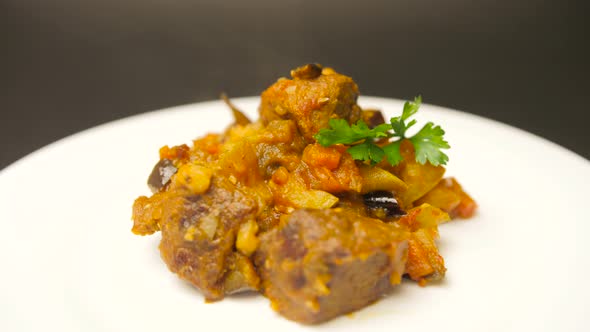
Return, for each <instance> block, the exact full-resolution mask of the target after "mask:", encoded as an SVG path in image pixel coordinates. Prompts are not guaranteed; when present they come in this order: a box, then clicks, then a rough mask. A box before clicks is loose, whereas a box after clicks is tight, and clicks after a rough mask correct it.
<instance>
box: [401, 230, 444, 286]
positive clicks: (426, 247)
mask: <svg viewBox="0 0 590 332" xmlns="http://www.w3.org/2000/svg"><path fill="white" fill-rule="evenodd" d="M436 234H437V233H435V232H431V231H429V230H428V229H419V230H418V231H416V232H413V233H412V234H411V236H410V239H409V241H408V243H409V248H408V260H407V262H406V274H408V276H409V277H410V278H411V279H412V280H414V281H417V282H418V284H419V285H420V286H425V285H426V284H427V283H428V282H429V281H437V280H441V279H442V278H444V276H445V272H446V271H447V269H446V267H445V261H444V259H443V258H442V256H441V255H440V254H439V253H438V248H437V247H436V244H435V243H434V239H435V237H436V236H435V235H436Z"/></svg>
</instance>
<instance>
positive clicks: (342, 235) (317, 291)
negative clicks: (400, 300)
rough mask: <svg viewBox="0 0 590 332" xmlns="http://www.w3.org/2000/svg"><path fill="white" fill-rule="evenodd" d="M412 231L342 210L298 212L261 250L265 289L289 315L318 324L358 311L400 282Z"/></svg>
mask: <svg viewBox="0 0 590 332" xmlns="http://www.w3.org/2000/svg"><path fill="white" fill-rule="evenodd" d="M406 237H407V233H406V232H405V231H403V230H401V229H400V228H396V226H394V225H392V224H386V223H383V222H382V221H380V220H377V219H371V218H366V217H361V216H358V215H357V214H354V213H351V212H349V211H345V210H342V209H329V210H305V209H302V210H296V211H295V212H293V214H291V215H290V216H285V217H284V220H282V223H281V225H280V226H279V227H277V228H275V229H273V230H271V231H269V232H267V233H265V234H264V235H263V236H262V237H261V239H260V240H261V244H260V247H259V249H258V251H257V252H256V254H255V258H254V261H255V266H257V268H258V270H259V275H260V277H261V279H262V291H263V292H264V294H265V295H266V296H267V297H268V298H269V299H270V300H271V302H272V305H273V307H274V308H275V310H277V311H278V312H279V313H280V314H282V315H283V316H285V317H287V318H288V319H291V320H294V321H297V322H301V323H306V324H314V323H320V322H323V321H326V320H329V319H331V318H334V317H336V316H338V315H341V314H345V313H349V312H352V311H355V310H358V309H360V308H362V307H364V306H366V305H368V304H370V303H372V302H374V301H376V300H377V299H379V297H380V296H381V295H383V294H384V293H387V292H388V291H389V290H390V289H391V288H392V287H393V286H394V285H396V284H398V283H400V280H401V276H402V274H403V273H404V265H405V262H406V258H407V241H406V240H405V238H406Z"/></svg>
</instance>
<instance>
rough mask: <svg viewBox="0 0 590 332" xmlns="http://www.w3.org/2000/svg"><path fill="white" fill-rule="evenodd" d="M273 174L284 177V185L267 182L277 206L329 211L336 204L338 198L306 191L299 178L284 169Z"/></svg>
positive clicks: (323, 192) (323, 193)
mask: <svg viewBox="0 0 590 332" xmlns="http://www.w3.org/2000/svg"><path fill="white" fill-rule="evenodd" d="M275 173H280V174H282V176H281V177H286V183H284V184H280V183H277V182H275V181H274V180H273V181H270V182H269V187H270V188H271V190H272V192H273V194H274V197H275V203H276V204H277V205H283V206H287V207H293V208H308V209H329V208H331V207H332V206H334V205H335V204H336V203H338V197H336V196H334V195H332V194H330V193H328V192H326V191H323V190H313V189H307V187H306V186H305V184H304V183H302V182H300V180H301V179H300V178H299V177H296V176H294V175H293V174H289V173H288V171H287V170H286V169H285V168H284V167H281V168H279V169H278V170H277V172H275ZM281 177H279V178H281ZM274 178H275V177H274V176H273V179H274ZM282 181H284V179H281V181H280V182H282Z"/></svg>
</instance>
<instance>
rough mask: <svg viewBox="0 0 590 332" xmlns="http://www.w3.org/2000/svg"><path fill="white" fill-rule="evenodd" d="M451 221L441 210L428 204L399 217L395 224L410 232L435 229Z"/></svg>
mask: <svg viewBox="0 0 590 332" xmlns="http://www.w3.org/2000/svg"><path fill="white" fill-rule="evenodd" d="M449 220H451V218H450V217H449V215H448V214H447V213H446V212H444V211H443V210H441V209H439V208H437V207H435V206H432V205H430V204H422V205H420V206H418V207H415V208H412V209H410V210H409V211H408V213H407V214H406V215H405V216H403V217H401V218H400V219H399V220H398V221H397V223H398V224H400V225H404V226H406V227H408V228H409V229H410V230H411V231H412V232H415V231H417V230H419V229H428V228H436V227H437V226H438V225H440V224H442V223H445V222H447V221H449Z"/></svg>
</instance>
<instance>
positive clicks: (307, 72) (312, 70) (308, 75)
mask: <svg viewBox="0 0 590 332" xmlns="http://www.w3.org/2000/svg"><path fill="white" fill-rule="evenodd" d="M321 74H322V66H321V65H319V64H317V63H310V64H307V65H305V66H301V67H299V68H295V69H293V70H291V77H293V78H298V79H302V80H312V79H314V78H317V77H319V76H320V75H321Z"/></svg>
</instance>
